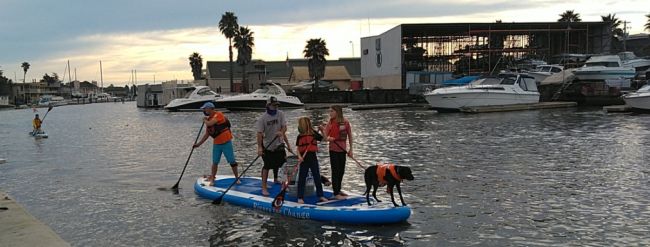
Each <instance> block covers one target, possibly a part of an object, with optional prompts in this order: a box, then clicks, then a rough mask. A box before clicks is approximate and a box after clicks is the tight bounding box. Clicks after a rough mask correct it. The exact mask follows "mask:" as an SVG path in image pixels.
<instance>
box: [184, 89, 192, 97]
mask: <svg viewBox="0 0 650 247" xmlns="http://www.w3.org/2000/svg"><path fill="white" fill-rule="evenodd" d="M192 92H194V89H193V88H191V89H186V90H185V96H183V98H189V97H190V96H191V95H192Z"/></svg>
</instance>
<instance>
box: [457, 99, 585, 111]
mask: <svg viewBox="0 0 650 247" xmlns="http://www.w3.org/2000/svg"><path fill="white" fill-rule="evenodd" d="M576 106H578V103H577V102H559V101H558V102H539V103H535V104H519V105H495V106H477V107H464V108H461V110H460V111H461V112H464V113H487V112H506V111H524V110H539V109H552V108H569V107H576Z"/></svg>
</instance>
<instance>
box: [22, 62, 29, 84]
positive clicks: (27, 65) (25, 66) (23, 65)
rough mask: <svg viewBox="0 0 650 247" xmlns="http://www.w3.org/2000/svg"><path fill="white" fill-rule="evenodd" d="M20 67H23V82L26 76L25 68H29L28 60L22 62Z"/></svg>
mask: <svg viewBox="0 0 650 247" xmlns="http://www.w3.org/2000/svg"><path fill="white" fill-rule="evenodd" d="M20 67H23V72H24V73H23V83H25V77H26V76H27V70H29V63H28V62H23V64H22V65H20Z"/></svg>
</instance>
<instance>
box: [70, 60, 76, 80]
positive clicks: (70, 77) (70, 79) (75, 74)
mask: <svg viewBox="0 0 650 247" xmlns="http://www.w3.org/2000/svg"><path fill="white" fill-rule="evenodd" d="M76 73H77V71H75V75H76ZM75 77H76V76H75ZM70 82H72V75H70V60H68V83H70Z"/></svg>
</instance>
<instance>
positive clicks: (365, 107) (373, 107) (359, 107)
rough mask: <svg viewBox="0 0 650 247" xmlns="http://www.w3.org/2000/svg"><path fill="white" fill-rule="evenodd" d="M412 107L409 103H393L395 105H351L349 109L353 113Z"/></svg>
mask: <svg viewBox="0 0 650 247" xmlns="http://www.w3.org/2000/svg"><path fill="white" fill-rule="evenodd" d="M412 106H414V105H413V104H411V103H395V104H364V105H352V106H350V109H352V110H355V111H363V110H376V109H389V108H402V107H412Z"/></svg>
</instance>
